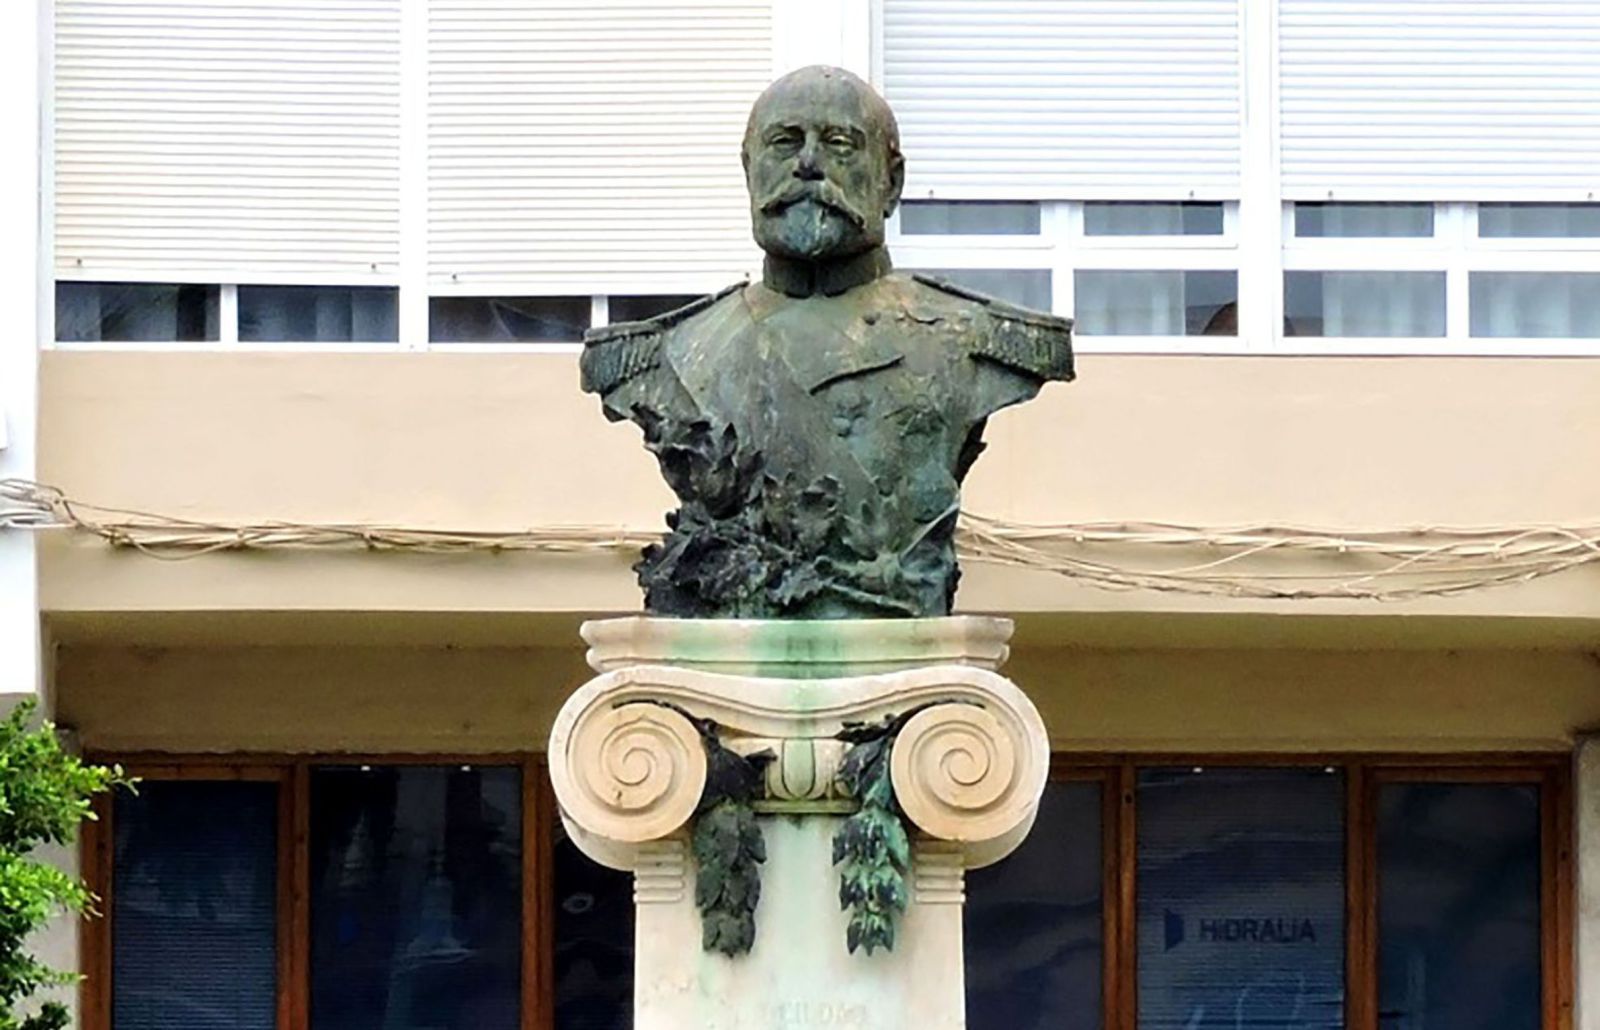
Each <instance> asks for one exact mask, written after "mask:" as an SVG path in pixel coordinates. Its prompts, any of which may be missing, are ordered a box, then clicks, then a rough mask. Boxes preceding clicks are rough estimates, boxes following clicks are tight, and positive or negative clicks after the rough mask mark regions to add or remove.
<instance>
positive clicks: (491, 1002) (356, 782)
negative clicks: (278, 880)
mask: <svg viewBox="0 0 1600 1030" xmlns="http://www.w3.org/2000/svg"><path fill="white" fill-rule="evenodd" d="M521 824H522V812H521V777H520V774H519V771H518V770H517V769H515V768H496V767H487V766H473V767H471V768H458V767H454V766H452V767H448V768H444V767H435V766H400V767H385V766H378V767H367V768H354V767H327V768H318V769H314V770H312V773H311V845H310V848H311V1024H312V1026H314V1027H315V1028H316V1030H516V1028H517V1026H518V1013H519V1009H520V1004H519V1001H520V990H519V984H520V982H521V970H520V965H521V909H522V905H521V898H522V850H521V832H522V831H521Z"/></svg>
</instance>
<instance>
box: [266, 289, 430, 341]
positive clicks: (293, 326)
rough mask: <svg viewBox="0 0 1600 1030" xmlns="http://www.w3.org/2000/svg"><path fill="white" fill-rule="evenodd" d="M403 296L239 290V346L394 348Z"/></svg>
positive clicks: (343, 291)
mask: <svg viewBox="0 0 1600 1030" xmlns="http://www.w3.org/2000/svg"><path fill="white" fill-rule="evenodd" d="M398 301H399V293H398V291H396V290H395V289H393V288H391V287H383V286H240V287H239V342H240V343H287V342H306V343H393V342H395V341H396V340H398V339H399V338H400V336H399V334H400V323H399V309H398Z"/></svg>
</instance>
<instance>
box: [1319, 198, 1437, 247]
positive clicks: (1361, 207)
mask: <svg viewBox="0 0 1600 1030" xmlns="http://www.w3.org/2000/svg"><path fill="white" fill-rule="evenodd" d="M1294 234H1295V235H1296V236H1304V237H1318V236H1343V237H1348V238H1357V239H1383V238H1393V237H1419V236H1432V235H1433V205H1432V204H1350V203H1338V204H1332V203H1330V204H1321V203H1299V204H1296V205H1295V206H1294Z"/></svg>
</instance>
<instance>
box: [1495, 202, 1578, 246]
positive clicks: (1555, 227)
mask: <svg viewBox="0 0 1600 1030" xmlns="http://www.w3.org/2000/svg"><path fill="white" fill-rule="evenodd" d="M1478 235H1479V236H1482V237H1484V238H1486V239H1495V238H1499V239H1513V238H1522V239H1562V238H1567V239H1571V238H1593V237H1597V236H1600V204H1479V205H1478Z"/></svg>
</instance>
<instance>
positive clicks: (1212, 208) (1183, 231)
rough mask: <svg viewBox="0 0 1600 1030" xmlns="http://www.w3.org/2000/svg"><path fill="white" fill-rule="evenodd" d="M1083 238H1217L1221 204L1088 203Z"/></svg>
mask: <svg viewBox="0 0 1600 1030" xmlns="http://www.w3.org/2000/svg"><path fill="white" fill-rule="evenodd" d="M1083 234H1084V235H1085V236H1221V235H1222V205H1221V204H1220V203H1211V202H1206V201H1176V202H1168V201H1145V200H1107V201H1098V200H1097V201H1090V202H1089V203H1086V204H1084V205H1083Z"/></svg>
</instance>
